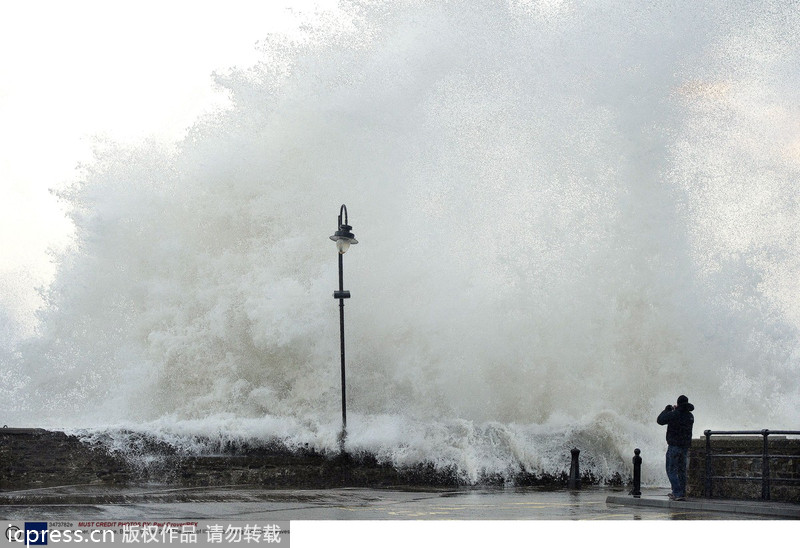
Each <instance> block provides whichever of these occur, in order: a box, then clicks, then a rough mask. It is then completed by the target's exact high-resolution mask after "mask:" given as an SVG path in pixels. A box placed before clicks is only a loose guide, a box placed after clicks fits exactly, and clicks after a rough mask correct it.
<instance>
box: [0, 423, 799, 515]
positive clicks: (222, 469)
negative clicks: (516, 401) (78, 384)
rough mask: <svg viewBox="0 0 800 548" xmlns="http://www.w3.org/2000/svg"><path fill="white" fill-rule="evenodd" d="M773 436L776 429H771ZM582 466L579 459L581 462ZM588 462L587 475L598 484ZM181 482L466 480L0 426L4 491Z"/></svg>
mask: <svg viewBox="0 0 800 548" xmlns="http://www.w3.org/2000/svg"><path fill="white" fill-rule="evenodd" d="M771 437H772V436H771ZM761 450H762V442H761V438H760V437H754V438H747V439H743V438H722V437H719V438H717V437H715V438H714V445H713V452H714V453H724V454H733V455H760V453H761ZM770 452H771V454H773V455H800V439H785V438H784V439H780V438H779V437H777V436H776V437H774V439H771V441H770ZM770 464H771V468H772V470H771V476H772V477H773V478H776V479H780V480H783V479H800V458H797V457H796V458H793V459H773V460H771V463H770ZM581 466H582V467H583V465H581ZM581 469H582V474H581V483H582V484H583V485H594V484H598V483H601V480H599V479H598V478H595V477H594V476H593V475H592V474H591V472H590V471H586V470H583V468H581ZM713 474H714V475H722V476H739V477H760V475H761V459H760V458H758V457H736V458H725V459H714V468H713ZM568 480H569V478H568V470H564V471H563V472H561V473H560V474H557V475H547V474H544V475H541V474H539V475H537V474H533V473H529V472H526V471H522V470H521V471H520V472H519V473H517V474H516V475H514V476H513V477H510V478H509V477H500V476H489V477H483V478H480V480H479V483H480V484H482V485H494V486H502V485H506V484H513V485H516V486H532V485H538V486H551V487H567V485H568V483H569V482H568ZM704 482H705V440H704V439H696V440H693V444H692V450H691V452H690V463H689V488H688V494H689V496H691V497H703V496H704ZM602 483H605V484H612V485H617V486H619V485H623V484H627V483H630V478H614V479H612V481H610V482H609V481H602ZM80 484H102V485H142V484H159V485H176V486H182V487H201V486H223V485H258V486H262V487H265V488H271V489H278V488H328V487H373V488H380V487H399V486H419V487H456V486H463V485H466V484H467V482H466V480H465V479H464V478H463V477H461V476H460V475H459V474H458V473H457V471H456V470H451V469H445V470H442V469H437V468H436V467H434V466H433V464H432V463H421V464H418V465H416V466H413V467H406V468H398V467H395V466H393V465H391V464H386V463H381V462H378V460H377V459H376V458H375V457H374V456H373V455H369V454H354V455H347V456H345V457H342V456H341V455H329V454H321V453H318V452H315V451H312V450H289V449H288V448H286V447H284V446H281V445H280V444H277V443H273V444H264V443H261V442H259V443H253V444H250V445H248V444H239V445H237V446H235V447H219V448H216V449H215V450H214V452H213V454H194V455H192V454H185V453H181V452H180V451H179V450H178V449H176V448H175V447H172V446H170V445H168V444H165V443H163V442H159V441H155V440H152V439H148V438H141V439H139V440H138V443H137V444H135V450H133V451H126V452H125V453H121V452H115V451H112V450H109V448H108V447H107V446H106V445H104V444H102V443H94V444H89V443H87V442H85V441H82V440H81V439H79V438H78V437H76V436H73V435H68V434H66V433H64V432H58V431H48V430H42V429H19V428H0V490H2V491H10V490H19V489H33V488H38V487H54V486H63V485H80ZM713 494H714V496H715V497H717V498H732V499H753V500H756V499H760V498H761V482H760V481H743V480H725V481H722V480H716V481H715V482H714V489H713ZM770 495H771V497H770V498H771V500H774V501H786V502H796V503H800V483H795V484H793V485H792V484H787V483H782V482H779V481H773V482H772V483H771V486H770Z"/></svg>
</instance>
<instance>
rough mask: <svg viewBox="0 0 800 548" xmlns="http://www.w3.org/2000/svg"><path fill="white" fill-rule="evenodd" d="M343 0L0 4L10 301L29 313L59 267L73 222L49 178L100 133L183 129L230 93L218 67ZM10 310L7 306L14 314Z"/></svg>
mask: <svg viewBox="0 0 800 548" xmlns="http://www.w3.org/2000/svg"><path fill="white" fill-rule="evenodd" d="M335 6H336V0H269V1H268V2H267V1H263V0H261V1H258V0H224V1H217V2H208V1H206V2H196V1H189V0H177V1H175V0H168V1H167V0H136V1H130V0H115V1H113V2H112V1H108V0H70V1H69V2H65V1H63V0H30V1H25V2H13V3H12V2H4V3H3V4H2V5H0V51H2V54H1V56H0V150H1V151H2V152H1V153H0V305H2V306H3V307H4V308H5V311H4V312H5V314H10V315H11V316H13V317H19V316H20V314H21V313H22V315H24V314H25V312H24V311H26V310H30V309H32V307H35V306H36V304H37V302H38V301H37V299H38V297H37V296H36V292H35V290H34V288H35V287H36V286H42V285H43V284H46V283H47V281H48V280H49V279H51V277H52V275H53V267H52V264H51V263H50V261H49V258H48V255H47V250H48V249H49V248H54V249H58V248H60V247H61V246H63V245H64V244H65V242H66V241H67V236H66V235H67V234H68V233H69V223H68V222H67V221H66V219H65V218H64V215H63V212H62V211H60V208H59V205H58V203H57V201H56V200H55V198H54V197H53V196H52V195H51V194H50V192H49V191H50V189H58V188H62V187H63V186H64V185H65V184H66V183H69V182H70V181H72V180H74V179H75V176H76V169H75V168H76V166H77V164H78V163H79V162H81V161H85V160H87V159H89V158H90V157H91V156H90V153H91V143H92V137H93V136H95V135H99V136H105V137H108V138H111V139H113V140H116V141H125V142H135V141H137V140H140V139H143V138H153V137H155V138H157V139H162V140H177V139H180V138H181V137H182V136H183V133H184V131H185V129H186V128H187V127H188V126H190V125H191V124H192V122H193V121H194V120H195V119H196V118H197V116H198V115H200V114H202V113H203V112H205V111H208V110H209V109H212V108H214V107H215V106H217V105H219V104H222V103H224V97H223V96H221V95H220V94H218V93H217V92H216V91H215V89H214V87H213V80H212V72H213V71H215V70H216V71H224V70H226V69H227V68H230V67H232V66H248V65H251V64H253V63H254V62H255V61H256V59H257V58H258V50H257V48H256V43H257V42H258V41H259V40H262V39H263V38H265V37H266V36H267V35H268V34H269V33H270V32H289V33H290V32H293V30H295V29H296V28H297V25H298V22H299V21H300V20H301V19H302V18H303V17H307V16H310V15H311V14H313V12H314V11H315V10H327V9H334V8H335ZM5 314H4V315H5Z"/></svg>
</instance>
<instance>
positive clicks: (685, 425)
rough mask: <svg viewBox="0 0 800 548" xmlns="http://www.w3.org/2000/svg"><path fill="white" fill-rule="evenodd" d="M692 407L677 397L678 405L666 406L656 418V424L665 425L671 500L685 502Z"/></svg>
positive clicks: (692, 421) (680, 397)
mask: <svg viewBox="0 0 800 548" xmlns="http://www.w3.org/2000/svg"><path fill="white" fill-rule="evenodd" d="M692 411H694V405H692V404H691V403H689V398H687V397H686V396H678V405H668V406H667V407H666V408H665V409H664V410H663V411H662V412H661V414H660V415H659V416H658V418H657V419H656V422H658V424H661V425H664V424H666V425H667V445H668V446H669V447H668V448H667V477H668V478H669V483H670V484H671V485H672V493H670V494H669V498H670V499H671V500H686V463H687V461H688V460H689V447H690V446H691V445H692V426H693V425H694V415H692Z"/></svg>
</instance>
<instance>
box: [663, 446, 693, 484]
mask: <svg viewBox="0 0 800 548" xmlns="http://www.w3.org/2000/svg"><path fill="white" fill-rule="evenodd" d="M688 460H689V448H688V447H678V446H677V445H670V446H669V447H668V448H667V477H668V478H669V483H670V484H671V485H672V494H673V495H675V496H676V497H685V496H686V463H687V461H688Z"/></svg>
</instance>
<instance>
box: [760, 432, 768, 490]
mask: <svg viewBox="0 0 800 548" xmlns="http://www.w3.org/2000/svg"><path fill="white" fill-rule="evenodd" d="M761 435H762V436H764V451H763V454H762V455H761V498H762V499H763V500H769V438H768V436H769V430H762V431H761Z"/></svg>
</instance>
